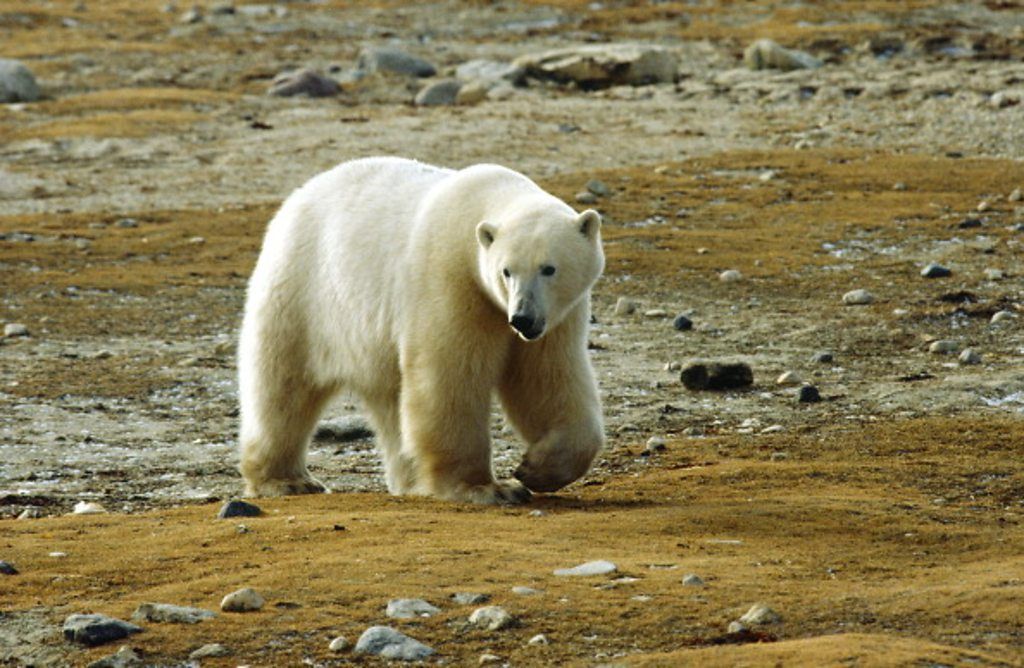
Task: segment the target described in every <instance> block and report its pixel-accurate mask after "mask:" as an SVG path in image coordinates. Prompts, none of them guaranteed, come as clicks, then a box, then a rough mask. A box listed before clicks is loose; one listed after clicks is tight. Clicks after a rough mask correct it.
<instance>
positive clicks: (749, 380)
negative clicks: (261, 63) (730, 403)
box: [679, 362, 754, 390]
mask: <svg viewBox="0 0 1024 668" xmlns="http://www.w3.org/2000/svg"><path fill="white" fill-rule="evenodd" d="M679 379H680V380H681V381H683V385H685V386H686V389H688V390H733V389H738V388H741V387H750V386H751V385H753V383H754V372H753V370H752V369H751V368H750V365H749V364H745V363H743V362H737V363H732V364H721V363H719V362H708V363H704V362H696V363H693V364H690V365H689V366H687V367H686V368H685V369H683V371H682V373H680V374H679Z"/></svg>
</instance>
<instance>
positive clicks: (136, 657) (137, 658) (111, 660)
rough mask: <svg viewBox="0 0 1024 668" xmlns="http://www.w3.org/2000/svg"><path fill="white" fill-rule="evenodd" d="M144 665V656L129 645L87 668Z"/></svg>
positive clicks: (119, 667)
mask: <svg viewBox="0 0 1024 668" xmlns="http://www.w3.org/2000/svg"><path fill="white" fill-rule="evenodd" d="M141 665H143V660H142V656H141V655H140V654H139V653H138V652H136V651H135V650H134V649H132V648H131V647H128V646H127V645H126V646H124V647H122V648H120V649H119V650H117V651H116V652H114V653H113V654H111V655H109V656H105V657H103V658H102V659H97V660H96V661H93V662H92V663H89V664H87V668H131V667H132V666H141Z"/></svg>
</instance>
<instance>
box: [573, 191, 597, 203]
mask: <svg viewBox="0 0 1024 668" xmlns="http://www.w3.org/2000/svg"><path fill="white" fill-rule="evenodd" d="M573 199H575V200H576V201H577V202H578V203H579V204H597V195H595V194H594V193H592V192H590V191H589V190H582V191H580V192H578V193H576V194H575V195H574V196H573Z"/></svg>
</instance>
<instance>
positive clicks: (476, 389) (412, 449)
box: [401, 354, 530, 504]
mask: <svg viewBox="0 0 1024 668" xmlns="http://www.w3.org/2000/svg"><path fill="white" fill-rule="evenodd" d="M404 357H406V358H407V359H405V360H404V361H403V373H402V398H401V414H402V450H403V452H404V453H405V455H406V456H407V457H408V458H409V459H410V460H411V461H413V462H415V465H416V485H415V488H414V491H415V492H416V493H419V494H426V495H430V496H435V497H438V498H441V499H447V500H449V501H461V502H470V503H484V504H517V503H524V502H526V501H528V500H529V499H530V492H529V490H527V489H526V488H525V487H524V486H523V485H522V484H521V483H519V482H518V481H516V480H508V481H498V480H495V478H494V473H493V471H492V469H491V442H490V430H489V418H490V402H491V392H492V387H493V385H492V384H489V383H488V380H489V379H490V376H491V374H489V373H487V372H486V366H487V364H486V361H484V360H479V363H478V364H472V363H467V358H466V357H462V359H461V360H459V359H449V360H448V361H449V363H448V364H446V363H445V360H443V359H438V356H437V355H426V356H421V355H415V354H410V355H407V356H404ZM428 358H429V360H430V361H427V359H428ZM418 360H421V361H422V362H423V364H418ZM481 366H483V367H484V368H483V369H482V368H481Z"/></svg>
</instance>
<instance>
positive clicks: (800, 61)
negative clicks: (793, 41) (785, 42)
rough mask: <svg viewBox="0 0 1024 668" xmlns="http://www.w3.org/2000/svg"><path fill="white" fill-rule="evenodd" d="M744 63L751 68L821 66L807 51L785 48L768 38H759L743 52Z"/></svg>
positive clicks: (804, 67)
mask: <svg viewBox="0 0 1024 668" xmlns="http://www.w3.org/2000/svg"><path fill="white" fill-rule="evenodd" d="M743 62H744V64H745V65H746V66H747V67H749V68H750V69H752V70H765V69H777V70H784V71H789V70H800V69H813V68H817V67H821V65H822V63H821V61H820V60H818V59H817V58H815V57H814V56H812V55H811V54H809V53H804V52H803V51H797V50H795V49H786V48H784V47H782V46H779V44H777V43H776V42H774V41H772V40H770V39H759V40H757V41H756V42H754V43H753V44H751V45H750V46H748V47H747V48H746V50H745V51H744V52H743Z"/></svg>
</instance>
